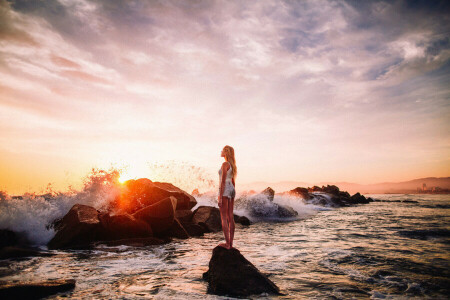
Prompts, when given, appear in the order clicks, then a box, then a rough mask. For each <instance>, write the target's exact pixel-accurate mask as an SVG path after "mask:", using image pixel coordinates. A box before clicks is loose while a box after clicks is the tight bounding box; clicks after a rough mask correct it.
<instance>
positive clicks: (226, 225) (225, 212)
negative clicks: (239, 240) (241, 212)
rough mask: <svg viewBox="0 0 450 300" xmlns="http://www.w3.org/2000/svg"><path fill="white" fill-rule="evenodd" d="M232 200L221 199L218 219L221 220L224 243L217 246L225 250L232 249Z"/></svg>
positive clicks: (233, 226) (233, 225)
mask: <svg viewBox="0 0 450 300" xmlns="http://www.w3.org/2000/svg"><path fill="white" fill-rule="evenodd" d="M233 206H234V198H231V199H230V198H228V197H223V198H222V206H221V207H220V218H221V220H222V230H223V234H224V236H225V241H226V243H220V244H219V246H221V247H224V248H226V249H231V248H232V247H233V238H234V228H235V224H234V215H233Z"/></svg>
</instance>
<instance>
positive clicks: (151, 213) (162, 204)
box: [133, 196, 177, 235]
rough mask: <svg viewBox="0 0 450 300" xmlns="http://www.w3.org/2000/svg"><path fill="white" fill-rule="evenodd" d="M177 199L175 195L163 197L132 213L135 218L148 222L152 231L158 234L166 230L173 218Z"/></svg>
mask: <svg viewBox="0 0 450 300" xmlns="http://www.w3.org/2000/svg"><path fill="white" fill-rule="evenodd" d="M176 205H177V199H176V198H175V197H172V196H170V197H168V198H165V199H163V200H161V201H159V202H157V203H155V204H153V205H149V206H147V207H144V208H143V209H141V210H138V211H137V212H135V213H134V214H133V216H134V217H135V218H136V219H139V220H143V221H145V222H147V223H148V224H150V227H151V228H152V231H153V233H154V234H155V235H156V234H159V233H162V232H164V231H166V230H168V229H169V228H170V227H171V226H172V224H173V221H174V218H175V208H176Z"/></svg>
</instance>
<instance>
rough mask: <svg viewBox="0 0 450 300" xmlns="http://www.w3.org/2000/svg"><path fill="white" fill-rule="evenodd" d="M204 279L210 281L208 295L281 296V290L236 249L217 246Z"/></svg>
mask: <svg viewBox="0 0 450 300" xmlns="http://www.w3.org/2000/svg"><path fill="white" fill-rule="evenodd" d="M203 279H205V280H206V281H208V293H212V294H216V295H227V296H232V297H247V296H249V295H253V294H261V293H268V294H276V295H280V294H281V293H280V290H279V288H278V287H277V286H276V285H275V284H274V283H273V282H272V281H271V280H270V279H268V278H267V277H266V276H264V275H263V274H262V273H261V272H260V271H259V270H258V269H257V268H256V267H255V266H254V265H253V264H252V263H251V262H249V261H248V260H247V259H246V258H245V257H244V256H243V255H242V254H241V253H240V252H239V250H237V249H235V248H232V249H229V250H228V249H225V248H223V247H220V246H216V247H215V248H214V250H213V254H212V257H211V260H210V261H209V270H208V271H207V272H205V273H203Z"/></svg>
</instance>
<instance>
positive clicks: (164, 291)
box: [0, 190, 450, 299]
mask: <svg viewBox="0 0 450 300" xmlns="http://www.w3.org/2000/svg"><path fill="white" fill-rule="evenodd" d="M108 195H110V192H109V190H108V192H105V191H103V192H102V193H95V194H84V196H83V195H78V194H77V195H73V196H72V197H62V196H54V197H51V198H50V199H41V198H43V197H38V198H35V199H28V198H26V197H25V198H24V199H21V200H20V199H11V198H8V199H2V200H1V201H0V226H1V227H5V226H9V227H14V228H11V229H13V230H20V231H24V232H26V233H28V235H29V237H30V239H32V240H33V241H34V243H35V244H36V245H40V246H41V247H42V248H45V246H44V245H45V243H46V242H47V241H48V240H49V239H50V238H51V237H52V236H53V234H54V233H53V232H52V231H51V230H50V231H49V230H46V229H45V224H47V223H48V222H49V221H51V220H52V219H53V218H55V217H59V216H61V215H64V214H65V213H66V212H67V210H68V209H69V208H70V207H71V205H73V204H74V203H75V202H77V201H78V202H83V203H86V204H91V205H94V206H96V207H97V208H101V207H102V206H103V205H104V204H105V201H107V199H108ZM365 196H366V197H368V196H370V197H372V198H374V199H378V200H388V201H397V200H400V201H404V200H412V201H417V203H411V202H372V203H370V204H363V205H357V206H352V207H343V208H331V207H326V206H315V205H308V204H305V203H304V202H303V200H302V199H300V198H294V197H282V196H277V195H276V196H275V199H274V202H275V203H279V204H285V205H290V206H292V207H293V208H294V209H295V210H296V211H297V212H298V213H299V216H298V217H297V218H290V219H282V218H276V217H274V216H273V215H272V211H273V208H272V206H273V204H272V203H271V202H270V201H269V200H268V199H265V198H264V197H261V196H244V195H239V194H238V195H237V198H240V199H239V200H237V201H236V210H235V213H237V214H240V215H247V216H248V217H249V218H250V219H251V220H252V221H253V222H254V223H253V224H252V225H250V226H248V227H244V226H242V225H240V224H236V225H237V226H236V232H235V241H234V246H235V247H236V248H237V249H239V250H240V252H241V253H242V254H243V255H244V256H245V257H246V258H247V259H248V260H250V261H251V262H252V263H253V264H254V265H255V266H256V267H257V268H258V269H259V270H260V271H261V272H263V273H265V274H267V275H268V276H269V278H270V279H271V280H272V281H273V282H275V284H276V285H278V286H279V287H280V289H281V291H282V292H283V293H286V295H284V296H271V295H255V296H252V297H251V298H252V299H415V298H416V299H447V298H448V297H449V295H450V212H449V209H450V199H449V198H450V196H449V195H411V194H400V195H399V194H395V195H394V194H392V195H390V194H377V195H365ZM255 197H256V198H255ZM258 197H259V198H258ZM98 199H100V200H98ZM197 200H198V201H199V203H198V205H211V206H216V207H217V205H216V203H215V202H216V195H208V194H204V195H203V196H202V197H199V198H198V199H197ZM248 203H251V205H252V206H253V207H249V205H248ZM255 206H258V210H259V212H260V214H259V215H261V212H262V215H263V217H258V218H255V217H253V215H252V214H251V211H252V209H254V208H255ZM223 240H224V239H223V233H221V232H218V233H207V234H205V236H203V237H198V238H190V239H188V240H178V239H174V241H173V242H172V243H169V244H166V245H158V246H149V247H146V248H132V247H127V246H119V247H106V246H100V247H98V248H96V249H95V250H83V251H80V250H78V251H54V252H55V253H56V255H55V256H53V257H36V258H31V259H28V260H23V261H10V260H5V261H0V276H1V277H0V280H1V281H18V282H25V281H28V280H44V279H61V278H65V279H70V278H73V279H76V281H77V283H76V288H75V289H74V290H72V291H71V292H68V293H65V294H61V295H56V296H52V297H50V298H49V299H58V298H66V297H70V298H76V299H91V298H107V299H140V298H142V299H148V298H152V299H230V298H229V297H221V296H215V295H209V294H207V283H206V282H205V281H203V280H202V274H203V272H205V271H207V269H208V263H209V260H210V258H211V253H212V249H213V248H214V247H215V246H216V245H217V244H218V243H220V242H222V241H223Z"/></svg>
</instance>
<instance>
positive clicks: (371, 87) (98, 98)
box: [0, 0, 450, 165]
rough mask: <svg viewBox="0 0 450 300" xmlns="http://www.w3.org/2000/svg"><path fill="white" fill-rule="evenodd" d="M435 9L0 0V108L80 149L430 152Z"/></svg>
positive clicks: (438, 29) (440, 128)
mask: <svg viewBox="0 0 450 300" xmlns="http://www.w3.org/2000/svg"><path fill="white" fill-rule="evenodd" d="M447 2H448V1H433V2H428V1H337V0H336V1H334V0H329V1H326V0H323V1H275V0H273V1H257V2H250V1H189V2H185V1H161V2H158V1H112V0H109V1H108V0H105V1H88V0H76V1H68V0H64V1H63V0H60V1H57V0H50V1H40V2H35V1H22V0H15V1H11V2H5V1H2V2H0V45H1V46H2V48H1V49H2V50H1V51H0V82H1V83H2V86H1V91H2V94H1V96H0V112H1V108H2V107H3V108H4V114H6V113H7V112H9V111H10V110H16V112H17V114H15V116H17V115H20V112H23V114H24V116H25V115H27V114H35V115H36V116H38V117H39V118H41V119H42V120H46V121H48V122H50V123H48V124H52V125H51V126H55V127H57V124H65V125H67V124H70V126H69V125H67V126H68V127H65V126H62V128H70V129H67V132H66V134H67V135H68V136H71V137H73V138H74V139H83V135H85V136H86V139H91V138H92V139H93V140H92V141H90V142H92V143H93V144H95V143H96V141H95V139H97V140H98V143H100V142H101V141H109V140H113V139H117V140H121V139H126V137H127V136H128V137H130V139H135V140H139V139H141V140H145V139H147V140H146V141H148V143H150V141H151V139H154V141H155V143H160V145H162V144H163V143H166V144H173V147H175V148H179V149H186V148H189V147H193V146H192V145H195V144H197V145H198V144H206V143H210V144H211V145H215V143H221V142H222V141H223V140H225V139H228V140H230V141H231V142H233V141H234V142H235V143H240V145H241V147H242V149H246V150H245V151H248V152H249V153H250V152H251V151H252V150H251V148H252V145H264V148H265V149H266V150H265V151H267V152H263V153H266V154H267V153H268V152H270V151H271V153H277V151H278V150H280V149H279V148H280V147H281V146H280V145H285V147H288V148H289V150H286V151H288V152H289V153H302V151H306V152H304V153H305V155H309V156H310V157H312V158H313V159H314V158H315V159H320V156H324V155H327V154H330V153H332V154H333V155H335V157H337V160H339V159H341V160H344V159H346V158H347V157H348V156H349V155H350V154H349V153H351V154H357V151H361V149H365V147H367V145H368V144H371V143H374V141H375V140H377V141H379V143H380V145H378V144H376V143H375V144H372V146H371V147H372V148H373V149H372V150H367V151H368V152H367V153H369V152H370V154H367V155H369V156H370V155H374V156H377V155H378V154H377V153H379V151H380V149H385V148H388V147H391V146H389V145H391V144H393V143H395V142H396V141H399V140H401V141H402V146H400V145H399V146H398V147H397V148H396V149H397V150H398V151H401V150H402V149H404V148H405V147H407V146H408V145H410V146H413V147H416V148H414V149H418V147H419V146H418V145H419V144H420V143H418V138H416V137H420V139H425V140H427V141H429V142H430V143H436V152H435V153H440V154H442V153H443V152H442V151H443V150H442V148H439V147H440V146H439V145H441V143H440V142H439V138H442V136H439V135H438V134H437V132H444V135H447V133H448V127H449V126H448V121H446V120H445V118H443V117H442V115H444V114H445V113H448V112H449V107H448V105H447V104H446V103H447V101H448V97H449V95H450V93H449V88H448V86H449V84H448V78H449V76H448V74H449V68H448V61H449V58H450V43H449V38H448V34H447V33H448V32H449V29H450V28H449V27H450V25H449V24H450V22H449V16H448V13H446V12H448V11H449V10H448V8H449V4H447ZM9 120H10V119H9ZM44 123H45V124H47V123H46V122H44ZM44 123H43V124H44ZM36 124H37V125H36ZM38 124H39V122H36V123H35V125H36V126H37V127H39V125H38ZM405 124H406V125H408V126H406V127H407V128H406V127H405ZM2 126H4V127H1V128H0V129H6V128H8V130H10V129H11V126H13V125H8V126H7V127H5V126H6V125H5V123H3V125H2ZM33 126H34V125H33ZM90 127H91V128H95V130H94V131H89V130H88V129H87V128H90ZM21 130H24V131H26V132H28V134H32V133H33V132H34V131H33V128H32V127H27V128H25V129H23V128H22V129H21ZM56 131H58V130H56ZM21 132H22V133H21V134H25V133H24V132H23V131H21ZM52 132H53V131H52ZM58 132H59V131H58ZM428 132H431V133H430V134H429V135H427V133H428ZM63 135H64V133H63V132H59V133H55V135H54V136H53V137H54V139H55V143H57V141H58V139H62V136H63ZM46 139H52V135H49V136H46ZM8 140H9V141H11V143H13V144H14V142H15V139H14V138H13V137H12V136H8ZM306 141H307V142H306ZM231 142H230V143H231ZM324 145H325V146H324ZM42 147H44V146H42ZM211 147H212V146H211ZM383 147H384V148H383ZM392 147H394V146H392ZM275 149H277V151H275ZM316 149H322V150H321V151H324V152H320V151H317V150H316ZM333 149H340V150H339V151H333ZM356 149H357V150H356ZM189 151H191V152H193V150H189ZM189 151H187V150H186V152H183V153H188V152H189ZM445 151H448V150H445ZM186 155H188V154H186ZM189 155H191V156H189V157H192V156H193V155H194V154H193V153H191V154H189ZM248 156H249V157H250V156H251V155H248ZM388 156H389V154H386V161H388V159H387V157H388ZM263 157H264V155H263V154H261V158H260V159H261V162H260V163H261V164H262V163H263V162H262V160H263ZM283 159H284V160H283V162H280V164H283V163H284V164H286V165H289V164H290V163H289V162H288V161H287V160H288V159H287V157H286V158H283ZM362 160H363V158H361V161H362Z"/></svg>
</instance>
